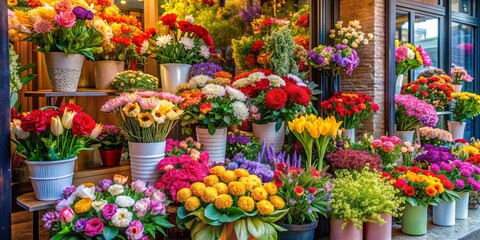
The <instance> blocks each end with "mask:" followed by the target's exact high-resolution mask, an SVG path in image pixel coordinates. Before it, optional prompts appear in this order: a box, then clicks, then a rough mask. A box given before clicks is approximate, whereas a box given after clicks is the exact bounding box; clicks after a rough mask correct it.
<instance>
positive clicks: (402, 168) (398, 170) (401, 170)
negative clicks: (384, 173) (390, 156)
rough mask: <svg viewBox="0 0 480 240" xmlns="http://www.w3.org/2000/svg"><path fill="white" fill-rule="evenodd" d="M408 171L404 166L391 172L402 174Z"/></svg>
mask: <svg viewBox="0 0 480 240" xmlns="http://www.w3.org/2000/svg"><path fill="white" fill-rule="evenodd" d="M407 171H408V168H407V167H405V166H400V167H398V168H397V169H395V170H393V172H404V173H406V172H407Z"/></svg>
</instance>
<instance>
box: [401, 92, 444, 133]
mask: <svg viewBox="0 0 480 240" xmlns="http://www.w3.org/2000/svg"><path fill="white" fill-rule="evenodd" d="M437 122H438V116H437V112H436V111H435V108H434V107H433V106H432V105H431V104H428V103H427V102H425V101H422V100H419V99H418V98H416V97H415V96H412V95H400V94H397V95H395V123H396V126H397V130H398V131H411V130H414V129H415V128H416V127H418V126H422V125H423V126H427V127H433V126H435V125H436V124H437Z"/></svg>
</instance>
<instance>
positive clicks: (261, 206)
mask: <svg viewBox="0 0 480 240" xmlns="http://www.w3.org/2000/svg"><path fill="white" fill-rule="evenodd" d="M257 209H258V212H260V214H261V215H269V214H272V213H273V211H274V210H275V208H274V207H273V204H272V203H270V202H269V201H267V200H262V201H260V202H258V203H257Z"/></svg>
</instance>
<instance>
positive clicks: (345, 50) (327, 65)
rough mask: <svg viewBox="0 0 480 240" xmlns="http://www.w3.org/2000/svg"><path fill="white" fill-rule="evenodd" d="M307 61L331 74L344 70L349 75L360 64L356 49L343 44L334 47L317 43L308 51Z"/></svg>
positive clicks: (337, 73)
mask: <svg viewBox="0 0 480 240" xmlns="http://www.w3.org/2000/svg"><path fill="white" fill-rule="evenodd" d="M307 57H308V62H309V64H310V65H312V67H314V68H318V69H320V70H325V71H329V72H330V74H329V75H331V76H338V75H340V74H341V73H343V72H345V73H346V74H348V75H351V74H352V72H353V69H355V68H356V67H358V65H359V64H360V58H359V57H358V54H357V51H355V50H354V49H352V48H350V47H348V46H347V45H345V44H337V45H335V46H334V47H332V46H325V45H319V46H317V47H315V48H314V49H312V50H310V51H309V52H308V55H307Z"/></svg>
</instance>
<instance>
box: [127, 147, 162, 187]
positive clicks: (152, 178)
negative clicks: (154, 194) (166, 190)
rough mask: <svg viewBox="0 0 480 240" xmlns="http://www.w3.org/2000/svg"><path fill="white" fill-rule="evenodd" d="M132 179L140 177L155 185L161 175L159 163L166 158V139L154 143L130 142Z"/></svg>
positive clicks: (129, 152)
mask: <svg viewBox="0 0 480 240" xmlns="http://www.w3.org/2000/svg"><path fill="white" fill-rule="evenodd" d="M128 154H129V155H130V173H131V175H132V181H136V180H138V179H140V180H142V181H144V182H148V184H149V185H152V186H154V185H155V184H156V183H157V181H158V178H159V176H160V172H159V171H158V170H157V165H158V163H159V162H160V161H161V160H162V159H163V158H165V141H163V142H153V143H133V142H128Z"/></svg>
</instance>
